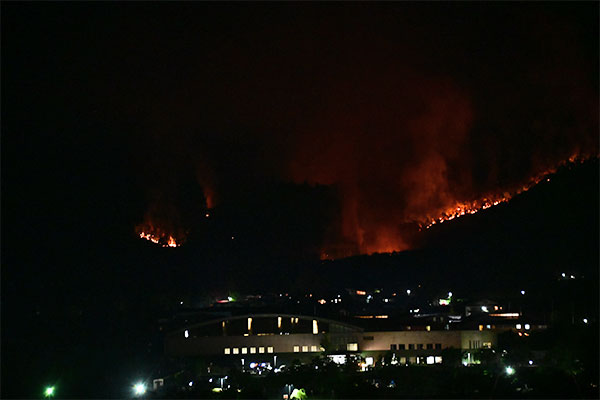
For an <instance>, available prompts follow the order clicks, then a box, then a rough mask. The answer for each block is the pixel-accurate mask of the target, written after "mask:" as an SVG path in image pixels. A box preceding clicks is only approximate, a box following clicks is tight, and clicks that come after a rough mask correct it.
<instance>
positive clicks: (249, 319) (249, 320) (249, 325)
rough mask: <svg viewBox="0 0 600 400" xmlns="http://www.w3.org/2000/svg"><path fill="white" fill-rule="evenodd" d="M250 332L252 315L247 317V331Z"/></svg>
mask: <svg viewBox="0 0 600 400" xmlns="http://www.w3.org/2000/svg"><path fill="white" fill-rule="evenodd" d="M250 332H252V317H248V333H250Z"/></svg>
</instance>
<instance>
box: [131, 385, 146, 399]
mask: <svg viewBox="0 0 600 400" xmlns="http://www.w3.org/2000/svg"><path fill="white" fill-rule="evenodd" d="M144 393H146V385H144V384H143V383H141V382H138V383H136V384H135V385H133V394H135V395H136V396H141V395H143V394H144Z"/></svg>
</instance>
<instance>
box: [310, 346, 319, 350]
mask: <svg viewBox="0 0 600 400" xmlns="http://www.w3.org/2000/svg"><path fill="white" fill-rule="evenodd" d="M310 351H318V350H317V346H314V345H313V346H310Z"/></svg>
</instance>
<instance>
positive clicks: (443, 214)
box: [420, 155, 585, 229]
mask: <svg viewBox="0 0 600 400" xmlns="http://www.w3.org/2000/svg"><path fill="white" fill-rule="evenodd" d="M584 161H585V159H583V158H579V157H578V156H576V155H573V156H571V157H569V159H568V160H565V161H563V162H561V163H560V164H559V165H558V166H556V167H554V168H550V169H548V170H546V171H544V172H542V173H540V174H538V175H537V176H535V177H533V178H531V179H530V180H529V181H528V182H527V183H525V184H523V185H522V186H520V187H517V188H516V189H514V190H512V191H505V192H499V193H490V194H487V195H486V196H484V197H482V198H481V199H477V200H472V201H467V202H456V203H454V204H452V205H451V206H450V207H448V208H445V209H442V210H438V211H437V213H436V214H437V216H435V217H431V216H429V217H428V218H426V219H425V221H420V222H421V224H420V227H421V228H425V229H429V228H430V227H432V226H433V225H436V224H441V223H443V222H446V221H451V220H453V219H455V218H459V217H462V216H464V215H468V214H475V213H477V212H479V211H482V210H486V209H488V208H490V207H493V206H497V205H498V204H502V203H506V202H508V201H510V200H511V199H512V198H513V197H514V196H517V195H519V194H521V193H523V192H526V191H528V190H529V189H531V188H532V187H534V186H535V185H537V184H538V183H540V182H542V181H544V180H546V181H550V176H551V175H553V174H554V173H556V171H557V170H558V169H559V168H560V167H563V166H566V165H569V164H574V163H582V162H584Z"/></svg>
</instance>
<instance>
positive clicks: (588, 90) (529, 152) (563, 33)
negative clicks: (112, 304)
mask: <svg viewBox="0 0 600 400" xmlns="http://www.w3.org/2000/svg"><path fill="white" fill-rule="evenodd" d="M498 7H499V6H498ZM498 7H496V6H494V7H489V8H487V9H486V10H484V12H483V14H482V15H481V16H480V20H478V21H475V22H473V23H472V24H470V25H469V24H467V25H464V24H463V25H460V24H457V23H456V21H455V20H454V19H453V18H451V16H454V17H456V18H458V17H459V16H461V15H462V12H463V11H465V10H462V8H461V9H453V10H446V11H447V12H449V13H450V16H449V17H447V18H446V17H440V16H435V17H432V16H430V15H429V14H428V13H427V12H423V11H422V10H421V9H419V10H416V8H415V7H412V6H408V5H407V6H397V7H391V6H390V7H387V8H386V7H383V6H382V7H372V8H369V7H365V6H356V7H350V8H348V9H347V10H344V11H342V10H341V9H340V8H337V7H335V6H331V7H330V8H327V10H328V12H325V11H326V10H322V9H319V10H317V9H314V8H310V10H312V11H310V12H309V11H307V12H306V13H305V14H303V15H301V16H293V15H292V14H294V13H292V12H291V10H288V11H289V13H288V12H287V11H285V10H286V9H285V8H283V9H282V10H283V11H280V14H281V15H279V14H277V16H278V18H274V19H273V20H271V19H269V16H268V15H263V14H261V13H257V15H254V18H255V22H253V23H252V24H249V23H246V22H240V21H238V22H239V24H238V25H236V27H232V30H231V32H230V33H229V36H228V37H227V38H222V37H220V38H218V39H212V37H208V36H202V35H203V34H202V35H201V34H200V33H198V32H196V31H194V33H195V34H197V36H198V37H200V36H202V40H200V39H199V40H198V43H200V42H201V43H202V45H201V48H202V56H201V57H200V56H197V55H196V54H194V55H193V56H192V55H190V49H193V48H194V47H193V46H192V47H191V48H187V47H185V48H184V49H182V48H181V47H177V46H174V47H171V49H173V48H174V49H175V50H177V51H174V52H175V53H176V54H179V56H178V57H175V59H174V60H171V62H175V63H178V64H177V65H191V66H190V67H188V68H183V70H182V71H181V74H180V75H181V76H179V77H178V79H177V84H173V85H166V87H167V89H163V88H161V89H157V91H156V93H155V94H157V96H156V98H159V99H160V100H161V102H159V103H160V105H156V104H154V103H152V104H151V105H149V106H148V109H147V111H150V112H146V113H144V112H142V116H141V118H143V119H145V120H147V121H150V122H149V123H148V124H147V128H148V130H149V131H151V132H153V134H152V135H151V137H150V138H149V137H148V136H146V135H144V137H143V139H144V141H145V146H147V147H148V148H150V149H152V151H154V152H157V153H158V158H159V159H160V160H161V162H162V160H165V159H167V160H171V161H170V162H171V163H172V164H173V165H176V167H173V168H170V167H167V168H159V169H160V173H157V172H156V171H157V168H151V170H152V171H153V173H154V174H158V175H160V177H161V178H160V179H150V180H151V181H153V182H155V184H154V185H150V186H152V187H153V189H152V190H151V191H149V193H150V194H149V196H148V199H149V200H148V203H149V204H150V205H149V208H148V211H147V212H146V215H145V217H144V222H143V223H142V224H140V226H138V227H137V228H136V231H137V233H138V234H139V235H140V236H142V237H144V238H147V239H149V240H152V238H158V241H159V242H160V243H161V244H167V245H168V242H169V240H170V239H169V238H172V239H174V241H175V243H177V244H180V243H183V242H184V241H185V237H186V235H187V232H189V231H190V229H193V224H192V223H190V221H191V219H190V218H187V217H182V216H181V213H182V211H181V210H183V209H184V208H185V209H187V208H192V209H193V208H196V209H198V210H199V211H198V212H199V213H202V214H204V212H206V210H209V209H211V208H214V207H219V206H220V205H221V204H224V203H235V204H241V205H242V207H243V203H244V199H245V198H246V197H247V196H248V193H251V192H253V191H257V190H260V189H258V188H260V187H263V186H262V185H264V184H265V183H268V182H272V181H283V182H293V183H295V184H304V183H308V184H310V185H325V186H328V187H331V188H333V189H335V192H336V193H337V198H336V201H335V203H336V204H335V208H336V209H337V210H338V211H337V212H336V213H333V215H332V216H331V218H329V219H328V220H327V221H323V224H326V225H327V226H325V227H324V232H325V234H324V237H323V238H322V243H321V249H322V254H321V255H322V257H341V256H348V255H352V254H359V253H367V254H370V253H374V252H390V251H402V250H406V249H410V248H413V247H414V246H415V245H416V243H415V240H414V238H415V235H416V232H418V231H419V230H424V229H426V228H428V227H430V226H432V225H434V224H437V223H441V222H444V221H447V220H451V219H454V218H456V217H460V216H462V215H467V214H473V213H475V212H477V211H479V210H482V209H486V208H489V207H491V206H493V205H495V204H499V203H502V202H506V201H508V200H509V199H510V198H512V197H513V196H515V195H517V194H518V193H521V192H523V191H525V190H527V189H529V188H530V187H531V186H533V185H535V184H536V183H537V182H539V181H540V180H541V179H545V178H547V176H548V174H551V173H552V172H554V171H556V169H557V168H558V167H559V166H561V165H565V164H566V163H569V162H576V161H581V160H585V159H588V158H591V157H597V156H598V82H597V72H598V71H597V46H594V44H596V43H597V37H596V38H595V39H590V37H589V33H590V31H591V32H592V33H593V32H594V31H595V30H596V31H597V25H596V28H593V29H589V26H588V25H589V21H587V20H586V21H585V23H583V24H582V23H580V21H578V20H575V19H574V17H573V15H575V14H569V12H566V13H564V14H565V15H566V16H564V15H563V11H560V12H559V11H557V10H550V9H548V10H544V9H542V8H543V7H539V9H537V8H535V7H532V8H531V9H529V8H528V9H523V10H519V11H518V12H516V11H515V10H509V9H508V8H502V10H501V11H503V13H504V14H503V18H501V19H500V20H498V14H497V12H498V10H492V8H498ZM565 7H566V6H565ZM500 8H501V7H500ZM571 11H572V10H571ZM442 14H443V13H442ZM332 15H335V18H333V17H332ZM586 24H587V25H586ZM592 24H593V23H592ZM261 26H262V27H263V28H260V27H261ZM191 36H192V37H195V36H194V35H193V34H192V35H191ZM508 36H510V37H511V38H512V40H510V41H509V40H506V37H508ZM596 36H597V35H596ZM586 41H587V42H586ZM157 43H158V44H165V43H167V44H168V43H171V42H165V39H163V38H160V39H157V40H156V42H154V44H155V45H156V44H157ZM590 43H591V45H590ZM199 46H200V45H199ZM155 47H156V46H155ZM155 47H152V48H148V52H150V51H153V50H154V48H155ZM158 48H161V47H160V46H158ZM591 48H593V50H590V49H591ZM184 50H186V51H188V52H186V51H184ZM169 54H172V52H171V53H169ZM163 57H164V56H163ZM162 105H164V107H161V106H162ZM157 110H160V112H157ZM157 127H160V128H157ZM182 171H187V174H188V176H189V175H192V176H193V177H194V178H193V179H192V180H190V179H188V180H187V182H188V183H189V182H191V181H193V185H197V186H198V187H199V188H200V190H201V192H202V195H201V196H200V197H201V199H200V200H198V201H196V202H195V203H193V204H188V205H186V206H185V207H184V206H182V203H183V202H185V200H181V199H182V198H186V196H185V195H181V193H179V192H181V190H182V189H181V186H178V185H181V184H182V179H181V175H182ZM147 176H153V175H147ZM186 179H187V178H186ZM161 182H167V183H168V184H163V183H161ZM173 182H175V184H174V183H173ZM174 192H175V193H178V194H176V195H172V194H173V193H174ZM165 193H167V195H165ZM175 197H177V198H178V199H175ZM187 198H188V201H189V196H187ZM195 198H196V199H198V196H196V197H195ZM147 235H150V236H147Z"/></svg>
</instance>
